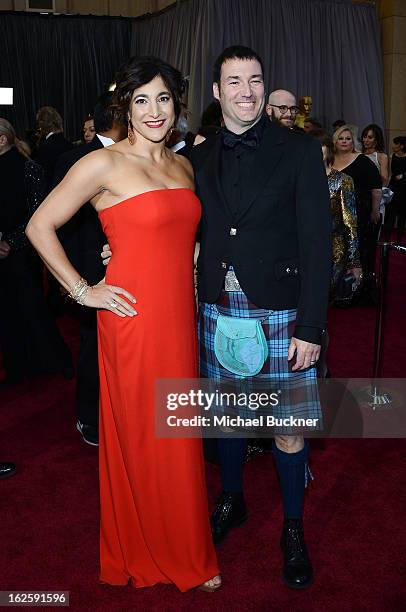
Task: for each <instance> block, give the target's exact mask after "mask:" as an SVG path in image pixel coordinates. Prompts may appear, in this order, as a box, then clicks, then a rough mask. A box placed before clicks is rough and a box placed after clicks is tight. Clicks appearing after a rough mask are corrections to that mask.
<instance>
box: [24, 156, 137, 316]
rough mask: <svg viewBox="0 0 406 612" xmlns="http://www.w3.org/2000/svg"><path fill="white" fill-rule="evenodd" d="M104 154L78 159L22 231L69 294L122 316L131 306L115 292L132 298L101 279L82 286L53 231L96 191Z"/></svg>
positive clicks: (103, 174)
mask: <svg viewBox="0 0 406 612" xmlns="http://www.w3.org/2000/svg"><path fill="white" fill-rule="evenodd" d="M107 155H108V154H107ZM107 155H106V152H105V151H104V150H103V151H95V152H94V153H90V154H89V155H87V156H86V157H84V158H82V159H81V160H79V161H78V162H77V163H76V164H75V165H74V166H73V167H72V168H71V169H70V171H69V172H68V174H67V175H66V177H65V178H64V180H63V181H62V182H61V183H59V185H58V186H57V187H55V189H54V190H53V191H52V192H51V193H50V194H49V196H48V197H47V198H46V199H45V200H44V202H43V203H42V204H41V206H40V207H39V208H38V210H37V211H36V212H35V213H34V215H33V216H32V217H31V220H30V221H29V223H28V225H27V229H26V234H27V237H28V239H29V240H30V242H31V243H32V244H33V246H34V247H35V248H36V250H37V251H38V253H39V255H40V257H41V258H42V260H43V261H44V262H45V265H46V266H47V267H48V268H49V270H50V271H51V272H52V274H53V275H54V276H55V278H56V279H57V280H58V281H59V282H60V284H61V285H62V286H63V287H64V288H65V289H66V290H67V291H68V292H69V293H70V294H71V295H72V297H74V298H75V299H76V298H77V297H79V298H80V302H81V303H82V304H84V305H85V306H90V307H93V308H106V309H108V310H111V311H112V312H114V313H115V314H118V315H119V316H122V317H123V316H128V315H130V316H132V315H133V314H135V311H134V309H133V308H132V307H131V306H130V305H129V304H128V302H127V301H125V300H124V299H123V298H121V297H119V295H118V294H122V295H124V296H125V297H127V299H128V300H130V301H131V302H135V299H134V298H133V296H132V295H130V294H129V293H128V292H127V291H125V290H124V289H121V288H120V287H113V286H111V285H106V284H105V283H104V281H102V282H101V283H99V284H98V285H95V286H94V287H91V288H88V289H87V288H86V287H87V283H85V282H84V281H83V282H82V280H81V278H80V275H79V273H78V272H77V270H75V268H74V267H73V266H72V264H71V263H70V261H69V259H68V258H67V256H66V254H65V251H64V250H63V248H62V245H61V243H60V241H59V240H58V237H57V234H56V230H57V229H58V228H60V227H61V226H62V225H64V223H66V222H67V221H69V219H71V217H73V215H74V214H75V213H76V212H77V211H78V210H79V208H80V207H81V206H83V204H84V203H85V202H87V201H89V200H91V199H92V198H93V197H94V196H96V195H97V194H98V193H100V191H101V189H102V188H103V184H104V180H105V177H106V175H107V174H108V172H109V170H110V169H111V165H110V164H111V162H110V159H109V158H108V157H107ZM80 286H81V287H82V289H83V290H82V289H80V291H81V293H80V295H79V296H78V295H77V293H78V291H79V289H78V288H79V287H80Z"/></svg>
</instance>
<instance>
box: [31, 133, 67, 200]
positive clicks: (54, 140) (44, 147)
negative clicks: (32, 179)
mask: <svg viewBox="0 0 406 612" xmlns="http://www.w3.org/2000/svg"><path fill="white" fill-rule="evenodd" d="M72 148H73V145H72V143H71V142H69V141H68V140H66V138H65V136H64V135H63V133H62V132H58V133H56V134H52V135H51V136H50V137H49V138H47V139H46V140H44V141H43V142H42V143H41V144H40V146H39V147H38V149H37V152H36V153H35V156H34V159H35V161H36V162H37V163H38V164H40V165H41V166H42V167H43V168H44V174H45V181H46V186H47V191H48V193H49V192H50V191H51V189H52V181H53V177H54V173H55V166H56V161H57V159H58V157H59V156H60V155H62V154H63V153H65V152H66V151H70V150H71V149H72Z"/></svg>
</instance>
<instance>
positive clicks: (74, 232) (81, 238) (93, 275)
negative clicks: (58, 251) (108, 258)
mask: <svg viewBox="0 0 406 612" xmlns="http://www.w3.org/2000/svg"><path fill="white" fill-rule="evenodd" d="M102 148H103V145H102V143H101V142H100V140H99V139H98V138H97V136H95V137H94V138H93V140H92V141H91V142H89V143H87V144H84V145H81V146H79V147H75V148H74V149H72V150H71V151H68V152H67V153H64V154H63V155H61V156H60V157H59V159H58V161H57V164H56V169H55V176H54V187H55V186H56V185H57V184H58V183H60V182H61V180H62V179H63V178H64V176H65V174H67V172H68V171H69V170H70V168H71V167H72V166H73V165H74V164H75V163H76V162H77V161H78V160H79V159H81V158H82V157H84V156H85V155H87V154H88V153H91V152H92V151H97V149H102ZM58 236H59V239H60V240H61V242H62V245H63V247H64V249H65V252H66V254H67V256H68V258H69V259H70V261H71V262H72V264H73V266H74V267H75V268H76V269H77V271H78V272H79V274H80V275H81V276H83V278H85V279H86V280H87V282H88V283H90V284H92V285H94V284H96V283H98V282H99V281H101V279H102V278H103V277H104V276H105V273H106V269H105V267H104V266H103V262H102V259H101V257H100V252H101V250H102V248H103V245H104V244H106V242H107V238H106V236H105V234H104V232H103V230H102V226H101V223H100V221H99V217H98V214H97V212H96V211H95V209H94V208H93V206H92V205H91V204H90V202H86V204H84V205H83V206H82V208H81V209H80V210H79V211H78V212H77V213H76V215H74V216H73V217H72V219H71V220H70V221H68V223H66V225H64V226H63V227H62V228H61V229H60V230H59V231H58Z"/></svg>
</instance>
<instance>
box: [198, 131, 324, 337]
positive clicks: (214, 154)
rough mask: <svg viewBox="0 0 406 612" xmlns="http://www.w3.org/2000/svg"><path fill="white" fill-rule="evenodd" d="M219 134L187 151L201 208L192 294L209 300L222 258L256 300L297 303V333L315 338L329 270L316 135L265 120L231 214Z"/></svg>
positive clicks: (278, 306)
mask: <svg viewBox="0 0 406 612" xmlns="http://www.w3.org/2000/svg"><path fill="white" fill-rule="evenodd" d="M221 147H222V137H221V135H219V136H216V137H214V138H211V139H209V140H207V141H205V142H204V143H202V144H201V145H198V146H196V147H194V149H193V151H192V152H191V155H190V159H191V161H192V164H193V167H194V170H195V180H196V190H197V195H198V196H199V198H200V200H201V202H202V207H203V212H202V220H201V224H200V255H199V260H198V289H199V299H200V300H201V301H203V302H209V303H213V302H215V301H216V300H217V299H218V297H219V294H220V292H221V289H222V287H223V283H224V276H225V274H226V271H227V268H228V265H229V264H231V265H233V266H234V269H235V272H236V275H237V278H238V280H239V282H240V285H241V287H242V289H243V291H244V293H245V294H246V295H247V297H248V299H249V300H250V301H252V302H253V303H254V304H256V305H257V306H258V307H260V308H268V309H272V310H284V309H290V308H297V311H298V312H297V319H296V329H295V332H294V335H295V337H296V338H299V339H302V340H306V341H308V342H315V343H320V341H321V335H322V331H323V330H324V329H325V327H326V318H327V304H328V293H329V286H330V276H331V214H330V197H329V191H328V186H327V180H326V174H325V170H324V166H323V161H322V154H321V147H320V144H319V143H318V141H316V140H315V139H314V138H312V137H310V136H307V135H305V134H295V133H294V132H292V131H291V130H288V129H286V128H281V127H279V126H278V125H276V124H274V123H271V122H269V124H268V125H267V126H266V128H265V131H264V134H263V138H262V140H261V143H260V145H259V147H258V149H257V151H256V154H255V155H256V159H255V165H254V167H255V170H254V173H253V176H252V180H251V182H250V185H249V186H248V189H246V190H245V191H246V192H248V194H249V195H248V197H247V199H246V201H245V203H244V205H243V206H242V207H241V209H240V212H239V215H238V217H237V218H236V219H235V218H233V216H232V214H231V211H230V210H229V207H228V205H227V202H226V200H225V197H224V194H223V190H222V184H221V177H220V172H221Z"/></svg>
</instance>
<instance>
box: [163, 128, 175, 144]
mask: <svg viewBox="0 0 406 612" xmlns="http://www.w3.org/2000/svg"><path fill="white" fill-rule="evenodd" d="M174 129H175V128H173V127H171V129H170V130H169V132H168V133H167V135H166V137H165V143H167V142H169V140H170V139H171V136H172V134H173V130H174Z"/></svg>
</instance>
